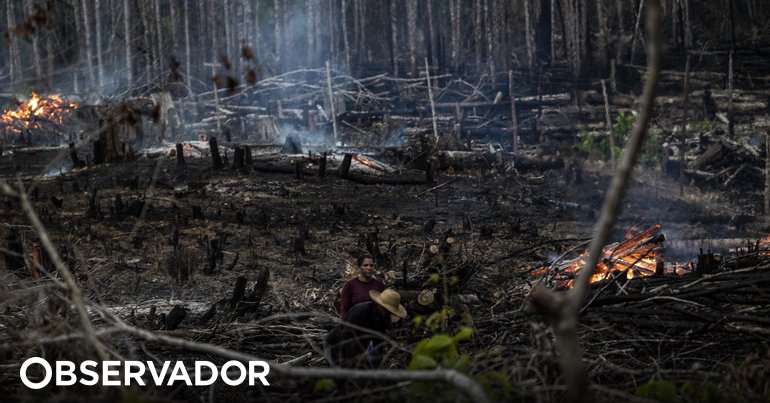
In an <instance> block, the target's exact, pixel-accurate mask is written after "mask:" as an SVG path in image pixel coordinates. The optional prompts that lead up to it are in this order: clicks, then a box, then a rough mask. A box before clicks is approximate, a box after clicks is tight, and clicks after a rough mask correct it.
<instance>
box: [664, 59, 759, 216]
mask: <svg viewBox="0 0 770 403" xmlns="http://www.w3.org/2000/svg"><path fill="white" fill-rule="evenodd" d="M682 104H683V105H682V138H681V141H680V142H679V195H684V169H685V161H684V148H685V146H686V145H687V118H688V112H689V107H690V55H689V54H688V55H687V63H686V64H685V68H684V100H683V101H682ZM765 211H767V210H765Z"/></svg>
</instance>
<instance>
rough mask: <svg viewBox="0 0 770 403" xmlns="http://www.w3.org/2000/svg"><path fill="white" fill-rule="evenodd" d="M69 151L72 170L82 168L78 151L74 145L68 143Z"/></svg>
mask: <svg viewBox="0 0 770 403" xmlns="http://www.w3.org/2000/svg"><path fill="white" fill-rule="evenodd" d="M69 150H70V159H71V160H72V166H73V167H74V168H80V167H81V166H83V161H81V160H80V158H78V151H77V149H75V143H73V142H70V143H69Z"/></svg>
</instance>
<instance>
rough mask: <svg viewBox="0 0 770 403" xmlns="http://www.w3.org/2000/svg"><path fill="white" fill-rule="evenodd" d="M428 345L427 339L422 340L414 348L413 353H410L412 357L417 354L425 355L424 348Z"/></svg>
mask: <svg viewBox="0 0 770 403" xmlns="http://www.w3.org/2000/svg"><path fill="white" fill-rule="evenodd" d="M427 345H428V339H422V340H420V342H419V343H417V345H416V346H415V347H414V351H413V352H412V354H413V355H417V354H426V350H425V346H427Z"/></svg>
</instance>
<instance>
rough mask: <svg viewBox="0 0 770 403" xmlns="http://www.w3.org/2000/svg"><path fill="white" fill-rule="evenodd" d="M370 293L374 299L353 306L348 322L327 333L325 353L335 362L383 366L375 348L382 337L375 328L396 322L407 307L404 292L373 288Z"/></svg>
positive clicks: (381, 331)
mask: <svg viewBox="0 0 770 403" xmlns="http://www.w3.org/2000/svg"><path fill="white" fill-rule="evenodd" d="M369 296H370V297H371V299H372V300H371V301H367V302H362V303H360V304H356V305H354V306H353V307H352V308H350V310H349V311H348V313H347V315H346V316H345V322H344V323H341V324H339V325H337V326H336V327H335V328H334V329H332V331H331V332H329V334H328V335H327V336H326V340H325V341H324V353H325V354H326V358H327V360H329V361H330V362H331V363H332V364H333V365H334V364H336V365H345V366H352V367H359V366H362V365H361V364H363V366H368V367H370V368H371V367H377V366H379V362H378V361H379V360H378V359H377V357H376V356H375V351H376V350H377V345H378V344H380V343H381V342H382V339H381V338H380V336H379V335H377V334H374V333H372V332H378V333H385V331H386V330H388V329H389V328H390V327H391V326H392V324H393V323H395V322H398V321H399V320H401V319H405V318H406V316H407V313H406V308H404V306H403V305H401V294H399V293H398V292H397V291H396V290H394V289H392V288H388V289H385V290H384V291H382V292H379V291H376V290H372V291H369ZM350 325H354V326H355V327H352V326H350ZM362 361H363V362H362Z"/></svg>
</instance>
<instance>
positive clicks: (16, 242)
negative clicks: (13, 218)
mask: <svg viewBox="0 0 770 403" xmlns="http://www.w3.org/2000/svg"><path fill="white" fill-rule="evenodd" d="M3 257H4V258H5V267H6V268H7V269H8V270H10V271H14V272H18V271H20V270H21V269H23V268H24V247H23V243H22V240H21V237H20V236H19V232H18V231H17V230H16V229H14V228H11V230H10V232H9V233H8V237H7V238H6V248H5V250H4V251H3Z"/></svg>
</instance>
